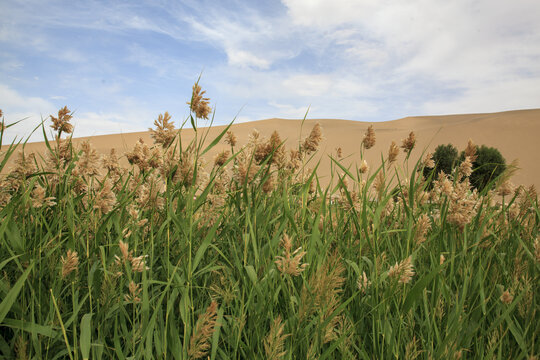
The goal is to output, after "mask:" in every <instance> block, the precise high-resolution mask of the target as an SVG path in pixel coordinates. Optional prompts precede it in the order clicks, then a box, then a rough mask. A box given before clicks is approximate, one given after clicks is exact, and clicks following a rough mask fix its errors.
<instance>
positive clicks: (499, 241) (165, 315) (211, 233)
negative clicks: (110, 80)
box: [0, 85, 540, 359]
mask: <svg viewBox="0 0 540 360" xmlns="http://www.w3.org/2000/svg"><path fill="white" fill-rule="evenodd" d="M203 94H204V92H203V91H202V90H201V88H200V86H198V85H196V86H195V87H194V89H193V97H192V99H191V101H190V102H189V106H190V110H191V115H190V117H189V118H188V119H187V120H190V122H191V123H192V124H193V126H196V124H197V121H198V120H200V119H207V118H209V117H210V115H211V108H210V107H209V99H207V98H204V97H203ZM71 116H72V114H71V112H69V110H68V109H67V108H64V109H62V110H61V112H59V114H58V116H56V117H51V119H52V120H53V129H54V130H55V132H56V134H55V137H54V138H53V139H52V140H47V145H48V151H47V152H46V153H45V154H36V155H32V154H26V153H25V152H24V145H22V146H17V145H16V144H11V145H7V146H5V147H4V148H2V154H1V155H0V164H1V166H2V167H4V166H5V164H7V161H8V159H9V158H10V157H12V156H15V161H14V162H13V164H14V167H12V168H11V169H9V171H8V169H6V170H5V171H2V175H1V178H0V219H1V221H0V299H2V300H1V302H0V354H1V355H2V357H5V358H43V359H47V358H70V359H90V358H92V359H101V358H121V359H126V358H137V359H139V358H145V359H156V358H157V359H197V358H205V359H206V358H210V359H229V358H235V359H255V358H265V357H266V358H269V359H293V358H294V359H297V358H298V359H300V358H305V359H315V358H320V359H328V358H342V359H373V358H380V359H388V358H407V359H413V358H423V359H442V358H444V359H446V358H483V359H491V358H505V359H506V358H512V359H531V358H534V356H537V355H538V354H539V350H540V347H539V343H538V333H539V331H540V322H539V321H538V320H539V318H538V308H539V306H538V305H539V298H538V294H539V285H538V284H539V283H540V282H539V269H540V262H539V259H540V255H539V254H540V245H539V244H540V243H539V241H540V240H539V237H538V236H539V235H538V223H539V208H538V200H537V194H536V191H535V189H534V188H524V187H518V188H516V189H512V191H511V192H508V191H506V190H507V189H506V188H504V186H503V185H502V184H503V183H504V182H505V181H506V178H505V175H504V174H505V173H503V175H501V176H500V177H499V178H500V179H501V181H498V182H497V181H492V182H490V183H489V184H488V185H487V187H486V189H484V191H482V192H478V191H477V190H476V189H475V188H474V187H473V186H472V185H471V182H472V180H471V176H472V173H474V172H472V173H471V171H472V167H473V165H472V164H473V161H474V160H473V159H472V156H473V155H471V154H469V155H468V158H466V159H465V160H464V161H463V162H462V164H461V165H460V166H459V167H458V168H456V169H454V170H453V171H451V172H448V173H436V174H435V175H434V181H433V186H432V188H430V187H429V186H428V185H427V180H426V178H425V177H424V176H423V174H424V171H425V170H424V169H426V168H429V169H432V168H433V166H434V165H435V164H434V163H433V159H432V158H431V157H430V156H426V157H424V159H422V160H420V161H418V163H416V164H414V165H413V169H412V171H411V169H410V168H409V167H407V166H406V165H407V164H408V161H409V156H410V154H411V152H412V151H414V147H415V142H416V138H415V135H414V133H411V134H410V135H409V137H408V138H407V139H405V140H403V142H402V146H401V147H402V149H403V150H404V152H405V153H406V158H405V160H404V161H403V163H402V164H399V163H398V160H397V157H398V153H399V148H398V145H396V142H393V143H392V145H391V146H390V150H389V152H388V156H387V157H386V158H383V162H382V163H381V164H378V165H377V164H369V165H368V164H367V162H365V160H363V158H362V157H361V160H363V161H359V162H360V163H361V166H360V167H359V168H358V169H356V171H354V170H353V169H351V168H348V167H345V166H344V165H342V164H341V163H340V162H339V160H338V159H333V165H334V169H335V171H334V175H333V176H334V178H333V181H332V182H331V185H329V186H327V187H322V186H321V185H320V183H319V182H318V177H317V174H316V172H315V171H313V170H309V167H313V168H316V167H317V164H312V162H313V156H314V154H315V153H316V151H317V148H318V145H319V142H320V139H321V137H322V129H321V128H320V126H316V127H315V128H314V129H313V130H312V131H311V133H310V135H309V136H308V137H307V138H305V139H299V142H298V147H295V148H293V149H286V147H285V144H284V143H283V141H282V140H281V138H280V137H279V134H278V133H277V132H276V133H274V134H272V136H271V137H270V138H268V139H266V138H263V137H262V136H261V135H260V134H258V133H256V132H255V133H253V134H252V135H251V137H250V139H249V142H248V143H247V144H246V145H243V146H241V145H240V144H239V142H238V140H237V139H236V136H235V135H234V133H233V132H232V130H231V128H230V127H226V128H225V129H224V130H223V132H222V133H221V134H220V135H219V136H218V137H217V138H216V139H212V140H208V139H207V132H205V131H201V130H200V129H199V130H198V131H197V132H196V135H195V138H194V140H193V141H191V142H189V143H184V142H182V137H181V136H180V135H181V132H182V128H183V126H180V128H179V129H177V128H176V127H175V126H174V124H173V122H172V118H171V116H170V115H169V114H167V113H165V114H163V115H160V116H159V117H158V119H157V120H156V122H155V126H156V127H155V129H153V130H152V138H153V140H154V144H147V143H144V142H143V141H142V140H140V141H138V142H137V143H136V144H135V147H134V148H133V150H132V151H130V152H128V153H127V154H124V155H120V154H117V153H116V152H115V151H111V153H110V154H107V155H105V156H101V157H100V156H99V155H98V154H97V153H96V152H95V150H94V149H93V148H92V146H91V143H83V144H82V145H81V146H80V147H76V146H74V145H73V143H72V142H71V138H70V137H69V136H70V134H71V131H72V130H73V129H72V127H70V126H69V124H70V123H69V121H70V119H71ZM187 120H186V121H187ZM10 126H12V125H5V124H4V123H3V122H2V128H1V129H0V130H1V132H0V136H3V133H4V131H9V127H10ZM0 139H1V137H0ZM0 141H1V140H0ZM219 142H224V143H226V144H228V145H229V146H230V150H227V151H223V152H222V153H220V154H218V155H217V156H216V157H215V158H214V159H213V161H210V162H207V161H205V160H204V156H205V155H207V153H208V151H209V150H210V149H211V148H212V147H213V146H215V145H216V144H217V143H219ZM374 142H375V131H374V129H373V128H370V129H369V130H368V131H367V133H366V136H365V138H364V141H363V144H362V154H363V151H369V149H370V148H371V147H372V146H373V144H374ZM21 147H22V149H21ZM17 150H23V151H22V152H20V153H18V152H17ZM124 157H125V158H126V160H127V162H128V163H129V164H130V165H129V166H128V167H127V168H125V167H123V166H122V165H121V164H120V163H121V161H122V159H123V158H124ZM402 165H403V166H402ZM502 180H505V181H502ZM503 188H504V190H505V191H504V194H505V195H504V198H503V201H502V202H501V201H500V198H499V197H498V196H497V192H499V193H501V191H502V190H503Z"/></svg>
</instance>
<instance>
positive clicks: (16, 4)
mask: <svg viewBox="0 0 540 360" xmlns="http://www.w3.org/2000/svg"><path fill="white" fill-rule="evenodd" d="M0 13H1V14H3V15H2V20H1V21H0V49H1V51H0V109H2V110H3V112H4V115H5V121H6V123H11V122H14V121H17V120H20V119H25V120H24V121H22V122H21V123H19V124H17V125H16V126H15V127H11V128H9V129H8V130H7V133H6V137H5V139H4V142H5V141H6V140H8V141H10V140H12V139H13V138H15V137H19V138H20V137H22V136H27V135H29V133H30V132H31V130H32V129H33V128H34V127H35V126H36V125H38V124H39V123H40V122H41V120H42V119H46V118H47V116H48V115H50V114H55V113H56V112H57V111H58V109H59V108H61V107H63V106H65V105H67V106H68V108H69V109H70V110H72V111H74V120H73V123H74V125H75V133H74V136H76V137H78V136H93V135H101V134H107V133H126V132H132V131H144V130H147V129H148V128H149V127H151V126H153V121H154V119H156V118H157V116H158V115H159V114H160V113H163V112H165V111H169V113H170V114H172V116H173V120H175V121H176V124H177V126H179V124H180V123H182V121H183V120H184V119H185V118H186V116H188V114H189V110H188V106H187V105H186V101H188V100H189V99H190V97H191V88H192V86H193V84H194V83H195V82H196V81H197V79H199V77H200V80H199V84H200V85H201V86H202V88H203V89H205V90H206V92H207V93H206V95H207V96H208V97H209V98H210V99H211V105H212V107H213V108H214V110H215V124H226V123H229V122H231V121H232V120H233V119H236V120H235V121H236V122H245V121H251V120H260V119H266V118H273V117H281V118H295V119H298V118H303V117H304V115H306V112H307V117H308V118H339V119H348V120H360V121H369V122H377V121H386V120H394V119H398V118H402V117H405V116H414V115H438V114H456V113H479V112H497V111H505V110H516V109H526V108H540V21H538V15H539V14H540V1H537V0H512V1H510V0H452V1H448V0H407V1H403V0H328V1H323V0H281V1H271V0H268V1H266V0H265V1H263V0H252V1H240V0H219V1H217V0H214V1H206V0H193V1H192V0H174V1H168V0H153V1H151V0H148V1H143V0H125V1H117V0H104V1H99V0H85V1H80V0H65V1H61V0H58V1H56V0H55V1H49V0H25V1H14V0H2V1H0ZM308 109H309V112H308ZM41 138H42V135H41V134H36V135H34V136H33V137H32V138H31V139H32V140H40V139H41Z"/></svg>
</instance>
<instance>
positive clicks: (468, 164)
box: [458, 156, 473, 180]
mask: <svg viewBox="0 0 540 360" xmlns="http://www.w3.org/2000/svg"><path fill="white" fill-rule="evenodd" d="M472 165H473V164H472V161H471V158H470V157H469V156H466V157H465V160H464V161H463V162H462V163H461V164H460V165H459V169H458V179H459V180H461V179H462V178H463V177H469V176H471V174H472Z"/></svg>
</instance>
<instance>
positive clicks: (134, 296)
mask: <svg viewBox="0 0 540 360" xmlns="http://www.w3.org/2000/svg"><path fill="white" fill-rule="evenodd" d="M128 290H129V293H128V294H125V295H124V300H126V301H127V302H133V303H139V302H141V298H140V297H139V295H140V293H141V290H142V289H141V284H135V282H134V281H133V280H131V281H130V282H129V286H128Z"/></svg>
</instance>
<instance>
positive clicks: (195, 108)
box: [187, 84, 212, 120]
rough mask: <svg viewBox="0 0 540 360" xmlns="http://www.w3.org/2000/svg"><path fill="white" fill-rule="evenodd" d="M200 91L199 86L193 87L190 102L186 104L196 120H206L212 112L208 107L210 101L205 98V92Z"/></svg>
mask: <svg viewBox="0 0 540 360" xmlns="http://www.w3.org/2000/svg"><path fill="white" fill-rule="evenodd" d="M201 90H202V89H201V86H200V85H199V84H195V85H193V93H192V95H191V101H190V102H188V103H187V104H188V105H189V109H190V110H191V112H192V113H194V114H195V116H196V117H197V118H199V119H205V120H208V117H209V116H210V113H211V112H212V108H211V107H210V105H209V104H210V99H209V98H205V97H204V94H205V93H206V91H201Z"/></svg>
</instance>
